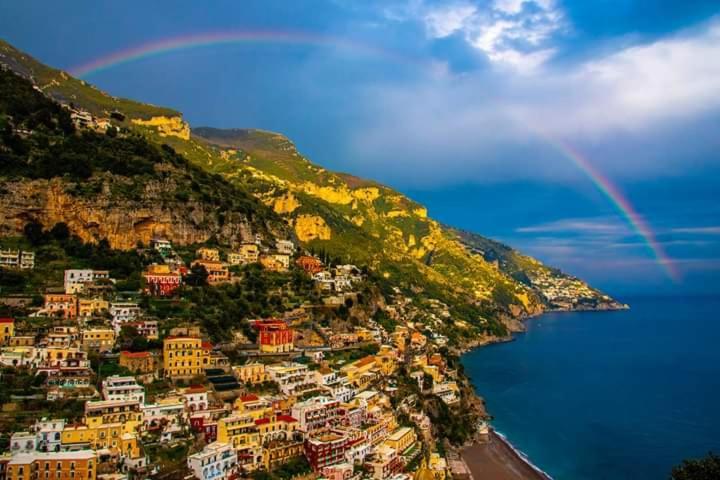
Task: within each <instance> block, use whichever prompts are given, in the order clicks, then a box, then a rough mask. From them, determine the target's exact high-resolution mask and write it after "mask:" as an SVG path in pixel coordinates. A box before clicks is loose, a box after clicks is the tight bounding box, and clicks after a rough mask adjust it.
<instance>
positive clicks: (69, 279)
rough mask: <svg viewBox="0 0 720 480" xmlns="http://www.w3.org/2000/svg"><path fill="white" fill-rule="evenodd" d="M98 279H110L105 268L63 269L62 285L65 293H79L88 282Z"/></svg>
mask: <svg viewBox="0 0 720 480" xmlns="http://www.w3.org/2000/svg"><path fill="white" fill-rule="evenodd" d="M100 280H106V281H110V272H108V271H107V270H90V269H82V270H80V269H70V270H65V276H64V281H63V285H64V287H65V293H68V294H74V293H81V292H83V291H84V290H85V287H86V286H87V285H89V284H92V283H95V282H97V281H100Z"/></svg>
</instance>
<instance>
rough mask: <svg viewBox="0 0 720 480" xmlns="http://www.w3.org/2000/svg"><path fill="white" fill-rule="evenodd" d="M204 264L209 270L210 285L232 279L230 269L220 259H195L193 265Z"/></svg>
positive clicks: (206, 269) (208, 280)
mask: <svg viewBox="0 0 720 480" xmlns="http://www.w3.org/2000/svg"><path fill="white" fill-rule="evenodd" d="M195 266H202V267H203V268H205V271H206V272H207V274H208V276H207V282H208V283H209V284H210V285H218V284H221V283H226V282H229V281H230V271H229V270H228V269H227V267H226V266H225V265H223V264H222V263H220V261H219V260H203V259H199V260H195V261H194V262H192V264H191V267H195Z"/></svg>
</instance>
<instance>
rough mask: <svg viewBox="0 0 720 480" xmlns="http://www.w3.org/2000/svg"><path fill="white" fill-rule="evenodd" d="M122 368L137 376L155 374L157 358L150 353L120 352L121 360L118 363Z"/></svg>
mask: <svg viewBox="0 0 720 480" xmlns="http://www.w3.org/2000/svg"><path fill="white" fill-rule="evenodd" d="M118 363H119V364H120V366H121V367H125V368H127V369H128V370H130V371H131V372H133V373H135V374H140V373H153V372H154V371H155V357H154V356H153V354H152V353H150V352H128V351H124V350H123V351H122V352H120V360H119V362H118Z"/></svg>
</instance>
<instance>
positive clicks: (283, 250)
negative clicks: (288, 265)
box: [275, 240, 295, 255]
mask: <svg viewBox="0 0 720 480" xmlns="http://www.w3.org/2000/svg"><path fill="white" fill-rule="evenodd" d="M275 249H276V250H277V251H278V253H280V254H282V255H292V254H293V253H295V244H294V243H293V242H291V241H290V240H278V241H276V242H275Z"/></svg>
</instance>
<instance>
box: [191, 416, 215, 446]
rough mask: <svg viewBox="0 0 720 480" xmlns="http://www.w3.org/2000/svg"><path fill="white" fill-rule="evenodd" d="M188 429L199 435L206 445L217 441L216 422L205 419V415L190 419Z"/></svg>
mask: <svg viewBox="0 0 720 480" xmlns="http://www.w3.org/2000/svg"><path fill="white" fill-rule="evenodd" d="M190 427H191V428H192V429H193V431H194V432H197V433H201V434H202V435H203V437H204V438H205V442H206V443H212V442H214V441H215V440H217V422H216V421H215V420H210V419H208V418H206V416H205V415H196V416H193V417H190Z"/></svg>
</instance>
